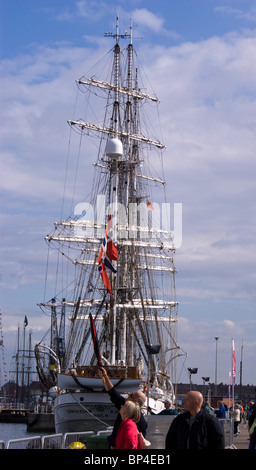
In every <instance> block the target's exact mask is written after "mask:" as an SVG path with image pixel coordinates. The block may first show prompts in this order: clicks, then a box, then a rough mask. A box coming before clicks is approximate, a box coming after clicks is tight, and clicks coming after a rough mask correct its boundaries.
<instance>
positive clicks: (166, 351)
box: [35, 18, 183, 433]
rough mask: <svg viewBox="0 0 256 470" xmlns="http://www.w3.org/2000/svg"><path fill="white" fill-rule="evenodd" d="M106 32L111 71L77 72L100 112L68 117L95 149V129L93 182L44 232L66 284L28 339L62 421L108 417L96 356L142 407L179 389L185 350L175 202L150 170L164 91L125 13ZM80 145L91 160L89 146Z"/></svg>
mask: <svg viewBox="0 0 256 470" xmlns="http://www.w3.org/2000/svg"><path fill="white" fill-rule="evenodd" d="M105 36H106V37H109V38H112V40H114V47H113V48H112V49H111V64H112V65H111V67H108V71H109V73H110V76H109V77H107V76H103V77H102V76H101V77H99V76H96V75H95V74H93V75H92V76H86V77H85V76H83V77H82V78H80V79H79V80H77V86H78V98H79V96H80V95H81V97H82V98H83V99H84V98H85V99H86V102H87V100H91V99H92V98H93V105H92V106H91V107H92V108H93V110H94V111H95V115H96V112H97V119H96V118H95V121H92V122H89V121H87V120H86V119H84V118H83V119H80V118H74V119H72V120H69V121H68V124H69V125H70V128H71V134H70V135H71V136H72V135H73V134H74V135H76V134H77V133H78V134H79V142H80V141H82V139H85V140H87V142H88V149H90V150H89V152H90V156H91V149H92V147H91V146H90V144H89V142H90V141H92V140H93V144H94V147H93V148H94V149H96V151H95V161H94V163H93V165H94V176H93V180H92V188H91V190H90V192H88V194H89V196H86V197H87V199H84V200H83V201H82V202H81V199H82V197H83V195H82V196H81V199H80V201H79V202H78V203H77V204H76V205H75V207H74V209H73V210H72V213H71V215H70V216H69V217H67V218H64V217H63V218H62V220H60V221H58V222H56V223H55V226H54V230H53V232H52V233H50V234H49V235H47V237H46V241H47V243H48V245H49V252H51V251H53V252H54V253H55V254H56V257H57V260H58V262H59V261H60V260H61V261H62V262H63V260H64V261H65V263H67V265H68V266H69V267H68V276H69V277H68V280H67V281H66V284H65V283H64V281H63V278H64V272H65V271H66V268H62V269H60V268H57V269H56V272H58V273H60V271H61V276H62V286H63V288H61V289H60V288H58V290H56V293H55V294H54V295H53V296H51V298H50V300H49V301H43V302H41V303H40V304H39V305H40V307H41V309H42V310H43V311H44V312H45V313H46V314H49V316H50V318H51V328H50V332H51V338H50V343H49V345H46V344H45V339H44V340H42V341H41V342H40V343H39V344H37V345H36V348H35V354H36V358H37V366H38V373H39V376H40V378H41V380H42V382H43V383H44V384H45V385H47V386H48V388H49V389H50V391H51V392H54V394H55V401H54V419H55V430H56V432H57V433H59V432H61V433H64V432H73V431H82V430H92V429H93V430H100V429H105V428H106V426H112V425H113V424H114V421H115V418H116V414H117V410H116V408H115V407H114V405H113V404H112V403H111V401H110V399H109V395H108V394H107V393H106V392H105V388H104V384H103V382H102V379H101V377H100V375H99V373H98V368H99V366H101V364H102V365H103V367H104V368H105V369H106V370H107V373H108V375H109V377H110V379H111V381H112V383H113V385H114V386H115V387H116V389H117V390H118V391H119V393H121V394H124V395H125V394H127V393H129V392H132V391H135V390H138V389H141V390H142V391H144V393H145V395H146V397H147V401H146V404H145V409H144V411H143V412H145V413H147V412H148V411H147V410H148V409H149V408H150V409H151V410H153V411H154V412H155V413H157V412H159V411H161V410H162V409H163V408H164V404H163V401H164V399H166V398H169V399H170V400H171V401H172V402H173V401H174V399H175V390H174V387H173V384H174V383H176V375H175V374H176V361H177V357H179V356H180V355H182V354H183V352H182V350H181V348H180V347H179V346H178V344H177V341H176V327H177V316H178V302H177V300H176V295H175V275H176V268H175V264H174V256H175V250H176V246H175V244H176V243H175V236H174V230H171V229H170V226H171V222H170V219H171V216H170V210H171V208H170V206H171V205H170V204H169V203H168V202H167V201H166V195H165V191H166V182H165V181H164V178H162V177H161V176H159V175H158V174H152V173H151V171H150V169H151V168H153V167H157V169H158V170H159V171H160V172H161V170H162V163H163V160H164V157H163V153H164V150H165V146H164V145H163V144H162V143H161V142H160V140H159V139H158V138H157V137H155V136H154V133H155V129H154V125H153V126H152V125H151V129H152V133H153V136H152V135H151V134H149V131H148V129H150V126H148V125H147V119H146V116H147V114H146V112H147V111H146V109H147V107H148V109H149V113H150V114H151V113H152V112H153V110H154V112H155V111H156V115H157V114H158V106H159V100H158V98H157V97H156V96H155V95H154V94H153V93H152V95H151V94H148V92H147V90H146V89H145V87H144V84H142V83H141V82H140V76H141V75H140V67H139V65H138V63H139V62H138V58H137V54H136V52H135V49H134V46H133V42H134V39H135V38H134V37H133V28H132V21H131V24H130V27H129V31H128V32H127V31H126V32H124V33H123V34H120V33H119V24H118V18H117V19H116V25H115V31H114V32H112V33H105ZM137 39H139V38H137ZM140 39H141V38H140ZM121 43H122V45H123V44H124V48H123V49H121ZM109 56H110V54H108V59H109ZM105 68H106V67H105ZM98 102H99V105H98ZM96 103H97V104H96ZM86 106H87V105H86ZM101 107H102V114H101V121H100V122H99V119H98V116H99V112H100V110H101ZM86 109H88V108H86ZM85 114H86V113H85ZM73 131H75V132H73ZM76 138H77V135H76ZM79 149H81V147H80V144H79ZM79 151H80V152H81V155H80V157H79V158H83V159H84V161H86V160H87V159H88V155H87V154H86V151H85V152H82V151H81V150H79ZM157 159H158V160H157ZM152 163H153V164H152ZM85 177H86V175H85V176H84V179H85ZM88 191H89V190H88ZM156 198H157V199H156ZM157 200H158V201H161V202H156V201H157ZM51 249H52V250H51ZM47 279H49V280H50V281H51V283H52V284H53V283H54V281H53V280H52V278H51V277H50V276H49V275H47ZM47 358H48V359H47Z"/></svg>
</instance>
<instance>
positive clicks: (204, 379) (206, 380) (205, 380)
mask: <svg viewBox="0 0 256 470" xmlns="http://www.w3.org/2000/svg"><path fill="white" fill-rule="evenodd" d="M202 379H203V382H204V385H203V397H204V400H205V382H209V381H210V377H202Z"/></svg>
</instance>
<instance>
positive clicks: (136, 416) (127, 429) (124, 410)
mask: <svg viewBox="0 0 256 470" xmlns="http://www.w3.org/2000/svg"><path fill="white" fill-rule="evenodd" d="M120 415H121V418H122V422H121V424H120V426H119V428H118V431H117V435H116V449H138V428H137V425H136V423H137V422H138V421H139V420H140V406H139V404H138V403H134V402H133V401H126V402H125V403H124V404H123V405H122V406H121V408H120Z"/></svg>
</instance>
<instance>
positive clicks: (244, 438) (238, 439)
mask: <svg viewBox="0 0 256 470" xmlns="http://www.w3.org/2000/svg"><path fill="white" fill-rule="evenodd" d="M239 430H240V432H239V433H238V436H234V438H233V446H234V448H236V449H248V447H249V432H248V425H247V424H240V425H239Z"/></svg>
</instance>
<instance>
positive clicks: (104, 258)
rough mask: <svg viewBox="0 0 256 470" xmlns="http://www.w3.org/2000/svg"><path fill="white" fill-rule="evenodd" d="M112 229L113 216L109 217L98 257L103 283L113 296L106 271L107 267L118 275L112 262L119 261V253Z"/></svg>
mask: <svg viewBox="0 0 256 470" xmlns="http://www.w3.org/2000/svg"><path fill="white" fill-rule="evenodd" d="M111 229H112V220H111V215H109V217H108V222H107V225H106V231H105V236H104V238H103V241H102V244H101V248H100V252H99V256H98V268H99V271H100V273H101V277H102V281H103V284H104V286H105V287H106V289H107V290H108V293H109V294H110V295H112V293H111V284H110V281H109V278H108V273H107V270H106V267H107V268H108V269H110V270H111V271H112V272H113V273H116V269H115V268H114V266H113V265H112V263H111V261H113V260H114V261H117V260H118V253H117V249H116V246H115V245H114V243H113V241H112V238H111V236H110V231H111Z"/></svg>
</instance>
